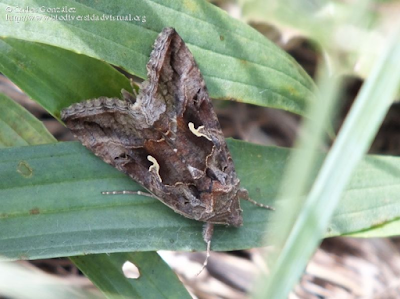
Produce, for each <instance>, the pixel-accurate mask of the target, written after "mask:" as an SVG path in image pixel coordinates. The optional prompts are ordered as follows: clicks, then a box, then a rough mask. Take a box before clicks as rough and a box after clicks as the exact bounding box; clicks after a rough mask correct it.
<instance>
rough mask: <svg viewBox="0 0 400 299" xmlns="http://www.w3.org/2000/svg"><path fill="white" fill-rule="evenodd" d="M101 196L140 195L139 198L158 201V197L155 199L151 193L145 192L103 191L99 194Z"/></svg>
mask: <svg viewBox="0 0 400 299" xmlns="http://www.w3.org/2000/svg"><path fill="white" fill-rule="evenodd" d="M101 194H105V195H110V194H111V195H115V194H131V195H132V194H133V195H140V196H147V197H151V198H155V199H158V197H156V196H155V195H153V194H151V193H147V192H142V191H126V190H124V191H103V192H101Z"/></svg>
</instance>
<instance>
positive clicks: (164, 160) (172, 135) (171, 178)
mask: <svg viewBox="0 0 400 299" xmlns="http://www.w3.org/2000/svg"><path fill="white" fill-rule="evenodd" d="M147 75H148V79H147V80H146V81H144V82H143V83H142V84H141V89H140V92H139V94H138V95H137V96H135V95H134V94H131V93H128V92H127V91H125V90H122V99H118V98H106V97H100V98H97V99H91V100H87V101H84V102H81V103H76V104H73V105H71V106H70V107H68V108H66V109H64V110H62V113H61V118H62V120H63V121H64V122H65V124H66V126H67V127H68V128H69V129H70V130H71V131H72V132H73V134H74V135H75V136H76V137H77V138H78V139H79V140H80V142H81V143H82V144H83V145H84V146H86V147H87V148H88V149H90V150H91V151H93V152H94V153H95V154H96V155H97V156H99V157H100V158H101V159H103V160H104V161H105V162H107V163H109V164H111V165H112V166H114V167H115V168H117V169H118V170H120V171H122V172H124V173H126V174H127V175H129V176H130V177H131V178H132V179H134V180H135V181H137V182H139V183H140V184H141V185H142V186H143V187H144V188H146V189H147V190H148V191H149V192H150V194H143V193H141V192H134V191H119V192H118V191H116V192H103V193H105V194H110V193H112V194H118V193H125V194H126V193H128V194H132V193H136V194H142V195H148V196H152V197H155V198H157V199H158V200H160V201H161V202H162V203H164V204H165V205H167V206H168V207H170V208H171V209H173V210H174V211H175V212H177V213H179V214H181V215H183V216H185V217H187V218H190V219H194V220H197V221H202V222H205V226H204V230H203V238H204V241H205V242H206V244H207V257H206V260H205V261H204V265H203V268H204V267H205V266H206V265H207V260H208V257H209V253H210V248H211V239H212V234H213V228H214V224H225V225H232V226H235V227H239V226H241V225H242V223H243V218H242V210H241V208H240V204H239V199H244V200H248V201H250V202H252V203H253V204H256V205H258V206H260V207H263V208H267V209H272V208H271V207H269V206H266V205H262V204H259V203H257V202H255V201H253V200H251V199H250V198H249V195H248V192H247V190H246V189H244V188H240V181H239V179H238V177H237V175H236V172H235V167H234V164H233V161H232V158H231V155H230V153H229V150H228V147H227V145H226V142H225V139H224V136H223V134H222V131H221V127H220V124H219V122H218V119H217V116H216V114H215V112H214V109H213V106H212V103H211V100H210V98H209V95H208V92H207V88H206V84H205V82H204V80H203V77H202V75H201V73H200V70H199V68H198V66H197V64H196V62H195V60H194V58H193V55H192V53H191V52H190V51H189V49H188V47H187V46H186V45H185V43H184V42H183V40H182V38H181V37H180V36H179V35H178V33H177V32H176V31H175V29H174V28H164V30H163V31H162V32H161V33H160V34H159V35H158V37H157V39H156V41H155V43H154V46H153V51H152V52H151V55H150V60H149V62H148V64H147Z"/></svg>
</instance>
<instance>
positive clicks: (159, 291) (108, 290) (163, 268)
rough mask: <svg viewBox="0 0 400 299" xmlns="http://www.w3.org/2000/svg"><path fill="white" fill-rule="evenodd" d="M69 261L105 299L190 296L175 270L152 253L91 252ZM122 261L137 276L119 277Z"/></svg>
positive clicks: (121, 274)
mask: <svg viewBox="0 0 400 299" xmlns="http://www.w3.org/2000/svg"><path fill="white" fill-rule="evenodd" d="M71 260H72V261H73V262H74V263H75V265H77V266H78V267H79V268H80V269H81V270H82V272H83V273H84V274H85V275H86V276H87V277H88V278H89V279H90V280H91V281H92V282H93V283H94V284H95V285H96V286H98V287H99V288H100V289H101V290H103V292H104V293H105V295H106V296H107V298H121V299H122V298H146V299H148V298H154V299H156V298H157V299H158V298H191V297H190V296H189V294H188V292H187V291H186V289H185V288H184V287H183V285H182V284H181V283H179V280H178V277H176V275H175V273H173V272H172V271H171V269H170V268H169V267H168V266H167V265H166V264H165V262H164V261H163V260H162V259H161V258H160V257H159V256H158V255H157V254H155V253H153V252H137V253H134V254H132V253H125V254H124V253H118V254H108V255H107V254H92V255H88V256H77V257H72V258H71ZM125 262H131V263H132V264H134V265H136V266H137V267H138V268H139V273H140V276H139V278H137V279H121V276H122V277H123V276H124V274H123V272H122V266H123V265H124V263H125Z"/></svg>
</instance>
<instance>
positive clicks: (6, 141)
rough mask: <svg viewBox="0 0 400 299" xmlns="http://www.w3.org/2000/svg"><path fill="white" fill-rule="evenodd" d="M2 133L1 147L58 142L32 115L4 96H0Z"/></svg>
mask: <svg viewBox="0 0 400 299" xmlns="http://www.w3.org/2000/svg"><path fill="white" fill-rule="evenodd" d="M0 132H1V134H0V147H8V146H21V145H32V144H43V143H51V142H55V141H56V139H55V138H54V137H53V135H51V134H50V133H49V132H48V131H47V129H46V128H45V126H44V125H43V124H42V123H41V122H39V121H37V119H36V118H35V117H34V116H33V115H32V114H30V113H29V112H28V111H27V110H25V109H24V108H22V107H21V106H19V105H16V104H15V103H14V101H13V100H11V99H9V98H8V97H6V96H5V95H3V94H0Z"/></svg>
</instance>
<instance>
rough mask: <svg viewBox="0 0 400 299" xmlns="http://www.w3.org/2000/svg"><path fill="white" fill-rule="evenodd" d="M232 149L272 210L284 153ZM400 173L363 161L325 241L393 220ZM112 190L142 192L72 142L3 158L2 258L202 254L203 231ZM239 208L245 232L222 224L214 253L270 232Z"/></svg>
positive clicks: (258, 241) (241, 172) (257, 196)
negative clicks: (155, 252) (166, 252)
mask: <svg viewBox="0 0 400 299" xmlns="http://www.w3.org/2000/svg"><path fill="white" fill-rule="evenodd" d="M229 148H230V150H231V152H232V155H233V158H234V161H235V165H236V169H237V172H238V176H239V178H241V180H242V184H241V185H242V186H243V187H245V188H247V189H248V190H249V192H250V196H251V197H252V198H253V199H254V200H257V201H259V202H262V203H265V204H270V205H272V206H274V207H278V206H279V205H280V203H279V202H275V201H274V198H275V197H276V193H277V187H278V186H279V183H280V181H281V177H282V173H283V169H284V167H285V163H286V160H287V158H288V155H289V153H290V151H289V150H287V149H282V148H275V147H263V146H257V145H252V144H248V143H244V142H239V141H234V140H229ZM244 153H246V154H244ZM21 163H22V164H21ZM20 165H23V167H24V168H25V169H30V170H31V171H30V173H29V175H24V174H21V172H20V171H18V169H19V168H18V167H19V166H20ZM60 165H62V167H60ZM399 171H400V158H397V157H378V156H371V157H368V158H367V159H366V160H365V161H364V162H363V163H361V164H360V166H359V167H358V169H357V171H356V172H355V174H354V175H353V178H352V181H351V183H350V185H349V186H348V188H347V190H346V192H345V194H344V197H343V199H342V203H343V204H341V205H339V207H340V208H339V209H338V210H337V211H336V213H335V215H334V217H333V220H332V222H331V224H330V232H329V233H328V234H327V236H333V235H339V234H348V233H351V232H356V231H360V230H363V229H368V228H370V227H373V226H374V225H376V224H378V223H376V220H377V219H381V220H382V219H383V220H384V221H390V220H394V219H396V218H398V217H399V215H400V204H399V202H398V200H397V195H398V193H399V190H397V189H398V188H397V187H393V186H396V185H399V180H400V179H399V175H398V174H399ZM289 187H290V186H288V188H289ZM113 190H142V189H141V187H140V186H139V185H138V184H137V183H135V182H133V181H132V180H131V179H129V178H128V177H127V176H125V175H124V174H122V173H120V172H118V171H117V170H116V169H114V168H113V167H111V166H109V165H107V164H105V163H104V162H102V161H101V160H100V159H99V158H97V157H95V156H94V155H93V154H92V153H91V152H89V151H88V150H86V149H85V148H84V147H83V146H82V145H80V144H79V143H77V142H66V143H57V144H51V145H39V146H30V147H15V148H12V149H11V148H10V149H2V150H0V206H1V207H2V211H1V212H2V214H1V215H0V230H1V231H2V234H1V235H0V255H4V256H7V257H8V258H9V259H16V258H31V259H35V258H45V257H57V256H72V255H80V254H88V253H110V252H124V251H149V250H160V249H168V250H186V251H191V250H204V249H205V244H204V241H203V239H202V235H201V230H202V224H201V223H199V222H197V221H194V220H190V219H186V218H184V217H182V216H180V215H178V214H176V213H174V212H173V211H172V210H171V209H169V208H168V207H166V206H164V205H163V204H162V203H161V202H159V201H158V200H155V199H151V198H147V197H140V196H131V195H108V196H107V195H101V194H100V192H101V191H113ZM288 200H290V199H288ZM241 204H242V207H243V210H244V212H243V217H244V226H243V227H241V228H231V227H224V226H218V227H217V228H216V229H215V234H214V238H213V243H212V248H213V249H214V250H235V249H243V248H251V247H258V246H262V245H265V244H264V243H263V242H262V239H263V234H264V233H266V231H265V227H268V230H269V231H270V232H273V231H275V230H276V226H278V225H279V223H272V222H270V220H271V216H272V214H273V212H271V211H266V210H264V209H260V208H258V207H256V206H253V205H251V204H250V203H248V202H242V203H241ZM267 223H268V226H267ZM66 244H68V245H67V246H66Z"/></svg>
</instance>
